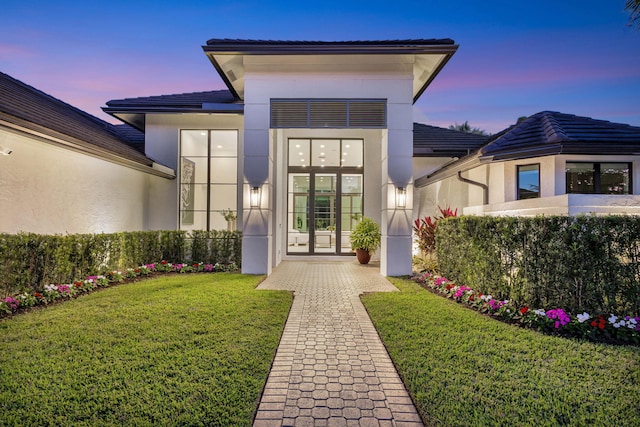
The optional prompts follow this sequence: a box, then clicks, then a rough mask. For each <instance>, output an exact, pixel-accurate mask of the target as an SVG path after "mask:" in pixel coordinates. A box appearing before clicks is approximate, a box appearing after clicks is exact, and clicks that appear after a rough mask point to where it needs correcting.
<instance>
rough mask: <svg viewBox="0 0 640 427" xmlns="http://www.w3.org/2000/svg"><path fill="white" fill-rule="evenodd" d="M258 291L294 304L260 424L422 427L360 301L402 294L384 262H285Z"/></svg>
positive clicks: (256, 426)
mask: <svg viewBox="0 0 640 427" xmlns="http://www.w3.org/2000/svg"><path fill="white" fill-rule="evenodd" d="M258 289H281V290H291V291H294V300H293V306H292V308H291V312H290V313H289V318H288V320H287V323H286V326H285V329H284V333H283V335H282V339H281V341H280V346H279V347H278V351H277V353H276V358H275V360H274V363H273V367H272V369H271V373H270V374H269V378H268V380H267V384H266V387H265V390H264V394H263V396H262V400H261V402H260V406H259V407H258V412H257V415H256V419H255V421H254V424H253V425H254V427H271V426H278V427H280V426H349V427H351V426H381V427H388V426H406V427H409V426H411V427H417V426H422V425H423V424H422V422H421V421H420V417H419V416H418V413H417V412H416V409H415V406H414V405H413V402H412V401H411V398H410V397H409V394H408V393H407V391H406V389H405V387H404V384H403V383H402V381H401V380H400V378H399V377H398V374H397V372H396V370H395V367H394V366H393V363H392V362H391V359H390V358H389V355H388V354H387V351H386V349H385V348H384V346H383V345H382V342H381V341H380V338H379V336H378V333H377V332H376V330H375V328H374V327H373V324H372V323H371V319H369V316H368V314H367V312H366V310H365V308H364V306H363V305H362V303H361V302H360V298H359V295H360V294H362V293H363V292H390V291H396V290H397V289H396V288H395V287H394V286H393V285H392V284H391V283H389V281H388V280H386V279H385V278H384V277H383V276H381V275H380V273H379V267H378V266H377V265H375V264H374V265H369V266H363V265H359V264H358V263H357V262H356V261H355V260H353V261H352V260H350V261H283V262H282V263H281V264H280V265H279V266H278V267H277V268H276V269H274V271H273V273H272V274H271V275H270V276H269V277H268V278H267V279H266V280H265V281H264V282H263V283H261V284H260V286H259V287H258Z"/></svg>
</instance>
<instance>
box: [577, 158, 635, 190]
mask: <svg viewBox="0 0 640 427" xmlns="http://www.w3.org/2000/svg"><path fill="white" fill-rule="evenodd" d="M565 170H566V178H567V194H570V193H578V194H631V193H632V190H631V163H594V162H567V165H566V168H565Z"/></svg>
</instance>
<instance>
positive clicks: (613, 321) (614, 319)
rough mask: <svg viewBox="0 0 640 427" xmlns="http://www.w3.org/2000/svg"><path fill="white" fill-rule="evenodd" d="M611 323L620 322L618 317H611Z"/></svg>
mask: <svg viewBox="0 0 640 427" xmlns="http://www.w3.org/2000/svg"><path fill="white" fill-rule="evenodd" d="M608 320H609V323H616V321H617V320H618V316H614V315H613V314H612V315H611V317H609V319H608Z"/></svg>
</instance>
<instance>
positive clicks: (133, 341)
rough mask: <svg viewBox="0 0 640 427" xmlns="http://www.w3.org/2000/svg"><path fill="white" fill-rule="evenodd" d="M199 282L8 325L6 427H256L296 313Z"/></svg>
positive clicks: (212, 277)
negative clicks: (254, 422)
mask: <svg viewBox="0 0 640 427" xmlns="http://www.w3.org/2000/svg"><path fill="white" fill-rule="evenodd" d="M260 279H261V278H260V277H255V276H245V275H241V274H231V273H217V274H197V275H196V274H189V275H184V276H182V275H174V276H169V277H163V278H157V279H150V280H145V281H142V282H138V283H131V284H125V285H120V286H116V287H113V288H109V289H105V290H103V291H100V292H94V293H92V294H89V295H85V296H82V297H80V298H78V299H76V300H72V301H69V302H65V303H63V304H59V305H55V306H53V307H48V308H46V309H42V310H38V309H37V310H33V311H31V312H28V313H25V314H22V315H17V316H15V317H13V318H11V319H5V320H2V321H0V335H1V337H0V339H1V340H2V351H1V352H0V425H43V426H44V425H56V426H57V425H74V426H80V425H86V426H105V425H138V426H145V425H149V426H151V425H153V426H155V425H184V426H186V425H189V426H192V425H216V426H250V425H251V423H252V419H253V415H254V412H255V410H256V408H257V405H258V400H259V398H260V393H261V390H262V387H263V385H264V383H265V382H266V379H267V375H268V373H269V369H270V366H271V362H272V360H273V357H274V355H275V351H276V348H277V346H278V342H279V339H280V335H281V333H282V329H283V327H284V323H285V321H286V317H287V314H288V312H289V308H290V306H291V295H290V294H288V293H286V292H277V291H256V290H255V289H254V288H255V286H256V285H257V284H258V282H259V281H260Z"/></svg>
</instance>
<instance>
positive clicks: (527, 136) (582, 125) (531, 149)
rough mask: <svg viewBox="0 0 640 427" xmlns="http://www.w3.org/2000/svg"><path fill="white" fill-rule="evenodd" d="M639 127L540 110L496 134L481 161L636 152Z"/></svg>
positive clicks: (480, 153) (639, 142) (639, 134)
mask: <svg viewBox="0 0 640 427" xmlns="http://www.w3.org/2000/svg"><path fill="white" fill-rule="evenodd" d="M638 153H640V127H635V126H630V125H627V124H622V123H612V122H609V121H606V120H596V119H592V118H590V117H581V116H576V115H573V114H564V113H559V112H555V111H542V112H540V113H537V114H534V115H533V116H530V117H529V118H527V119H525V120H522V121H521V122H520V123H517V124H515V125H513V126H511V127H510V128H508V129H505V130H504V131H502V132H500V133H499V134H497V135H495V136H494V137H493V138H492V139H491V140H490V141H489V142H488V143H487V144H486V145H485V146H484V147H482V148H481V149H480V152H479V156H480V159H481V160H510V159H522V158H528V157H537V156H548V155H554V154H623V155H624V154H638Z"/></svg>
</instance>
